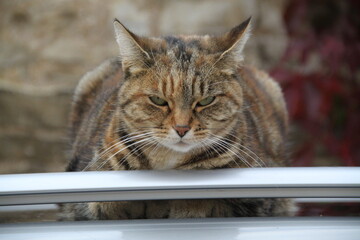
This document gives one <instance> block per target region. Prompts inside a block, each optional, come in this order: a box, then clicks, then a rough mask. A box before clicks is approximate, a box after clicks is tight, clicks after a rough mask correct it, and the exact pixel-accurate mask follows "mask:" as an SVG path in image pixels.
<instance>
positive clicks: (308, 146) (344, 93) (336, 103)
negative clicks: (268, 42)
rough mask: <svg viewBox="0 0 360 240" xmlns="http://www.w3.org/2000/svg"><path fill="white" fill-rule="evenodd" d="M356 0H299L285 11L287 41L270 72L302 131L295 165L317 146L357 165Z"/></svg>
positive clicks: (359, 23)
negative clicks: (302, 135)
mask: <svg viewBox="0 0 360 240" xmlns="http://www.w3.org/2000/svg"><path fill="white" fill-rule="evenodd" d="M359 3H360V1H356V0H353V1H351V0H349V1H336V0H328V1H322V0H297V1H291V2H289V5H288V6H287V9H286V11H285V15H284V23H285V25H286V28H287V33H288V37H289V43H288V46H287V49H286V51H285V53H284V56H283V57H282V59H281V61H280V62H279V64H278V65H277V66H276V67H275V68H274V69H273V70H272V72H271V74H272V76H273V77H274V78H275V79H277V80H278V81H279V82H280V84H281V85H282V87H283V89H284V94H285V98H286V100H287V104H288V109H289V114H290V118H291V120H292V122H293V123H294V124H296V125H297V126H299V127H300V129H301V131H302V132H304V133H306V138H305V139H306V141H304V142H303V143H302V145H301V146H298V147H297V149H295V152H294V156H293V158H294V162H293V163H294V165H297V166H309V165H312V164H313V161H314V159H315V158H316V157H317V156H318V155H317V152H318V151H317V149H318V148H319V146H321V147H322V148H325V149H326V152H327V155H328V156H333V157H336V158H338V159H339V160H340V163H339V164H340V165H345V166H355V165H360V150H359V149H360V148H359V147H358V146H357V144H358V143H359V142H360V127H359V126H360V112H359V110H360V104H359V96H360V88H359V84H360V79H359V78H360V69H359V68H358V65H359V63H360V41H359V40H360V34H359V31H360V14H359V9H360V8H359V6H360V4H359Z"/></svg>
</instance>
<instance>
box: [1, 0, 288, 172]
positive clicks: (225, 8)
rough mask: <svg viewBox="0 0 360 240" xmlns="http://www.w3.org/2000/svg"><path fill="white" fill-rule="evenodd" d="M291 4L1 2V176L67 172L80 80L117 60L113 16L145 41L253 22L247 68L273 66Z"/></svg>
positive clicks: (241, 0)
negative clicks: (69, 136)
mask: <svg viewBox="0 0 360 240" xmlns="http://www.w3.org/2000/svg"><path fill="white" fill-rule="evenodd" d="M285 3H286V2H285V0H267V1H261V0H251V1H250V0H227V1H218V0H208V1H205V0H184V1H175V0H168V1H165V0H154V1H149V0H122V1H120V0H119V1H115V0H107V1H101V0H92V1H89V0H50V1H43V0H21V1H20V0H2V1H0V173H20V172H47V171H63V169H64V166H65V164H66V149H67V141H66V135H67V129H66V126H67V117H68V112H69V106H70V103H71V96H72V92H73V90H74V87H75V86H76V84H77V82H78V80H79V79H80V77H81V76H82V75H83V74H84V73H85V72H86V71H89V70H91V69H92V68H94V67H95V66H97V65H98V64H99V63H101V62H102V61H103V60H105V59H107V58H109V57H112V56H115V55H117V51H118V50H117V47H116V43H115V40H114V34H113V29H112V21H113V19H114V18H115V17H117V18H118V19H119V20H121V21H122V22H123V23H124V24H125V25H126V26H127V27H128V28H129V29H131V30H133V31H134V32H136V33H138V34H142V35H168V34H180V33H181V34H193V33H198V34H201V33H210V34H218V33H222V32H224V31H226V30H229V29H230V28H232V27H234V26H236V25H237V24H239V23H241V22H242V21H243V20H245V19H246V18H248V17H249V16H252V17H253V18H252V19H253V35H252V37H251V39H250V41H249V42H248V45H247V47H246V61H247V62H248V63H251V64H254V65H257V66H258V67H260V68H263V69H269V68H271V66H273V65H275V64H276V62H277V60H278V59H279V57H280V56H281V55H282V53H283V51H284V48H285V46H286V37H285V34H284V27H283V25H282V11H283V8H284V5H285Z"/></svg>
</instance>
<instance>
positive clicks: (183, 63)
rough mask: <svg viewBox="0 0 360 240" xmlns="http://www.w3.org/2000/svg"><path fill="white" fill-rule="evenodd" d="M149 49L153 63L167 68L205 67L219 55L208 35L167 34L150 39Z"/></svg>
mask: <svg viewBox="0 0 360 240" xmlns="http://www.w3.org/2000/svg"><path fill="white" fill-rule="evenodd" d="M150 49H151V50H150V53H151V55H152V57H153V58H154V60H155V64H158V65H161V66H163V67H168V68H173V67H174V66H176V67H178V68H180V69H181V68H186V67H194V68H201V67H207V66H210V65H212V63H214V62H215V60H216V59H217V58H218V57H219V51H218V49H217V46H215V44H214V43H213V41H212V38H211V37H209V36H167V37H163V38H158V39H156V41H152V46H150Z"/></svg>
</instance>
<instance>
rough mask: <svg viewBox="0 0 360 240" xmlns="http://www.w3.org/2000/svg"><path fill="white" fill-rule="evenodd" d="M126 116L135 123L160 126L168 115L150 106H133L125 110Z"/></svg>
mask: <svg viewBox="0 0 360 240" xmlns="http://www.w3.org/2000/svg"><path fill="white" fill-rule="evenodd" d="M124 114H125V116H126V117H127V118H128V119H129V120H131V121H134V122H137V123H142V124H146V125H154V124H158V122H160V121H162V119H164V117H165V116H166V113H165V112H164V111H162V110H161V109H158V108H156V107H154V106H152V105H150V104H144V105H138V104H132V105H129V106H127V107H125V108H124Z"/></svg>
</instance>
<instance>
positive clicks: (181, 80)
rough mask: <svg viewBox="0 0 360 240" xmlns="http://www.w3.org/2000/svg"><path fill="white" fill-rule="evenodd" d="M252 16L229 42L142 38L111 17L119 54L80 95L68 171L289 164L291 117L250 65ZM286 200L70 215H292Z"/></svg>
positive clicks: (95, 209) (85, 210) (96, 208)
mask: <svg viewBox="0 0 360 240" xmlns="http://www.w3.org/2000/svg"><path fill="white" fill-rule="evenodd" d="M249 23H250V19H248V20H246V21H245V22H243V23H242V24H240V25H239V26H237V27H235V28H233V29H232V30H231V31H230V32H228V33H226V34H224V35H222V36H208V35H205V36H169V37H162V38H147V37H140V36H137V35H135V34H134V33H132V32H131V31H129V30H128V29H127V28H125V27H124V26H123V25H122V24H121V23H120V22H119V21H118V20H115V21H114V27H115V33H116V40H117V43H118V45H119V49H120V57H119V58H115V59H112V60H108V61H106V62H105V63H103V64H102V65H101V66H99V67H98V68H96V69H95V70H93V71H91V72H89V73H87V74H86V75H85V76H84V77H83V78H82V79H81V81H80V83H79V85H78V87H77V88H76V91H75V96H74V102H73V109H72V114H71V141H72V152H71V156H72V158H71V162H70V164H69V166H68V168H67V171H91V170H98V171H112V170H137V169H143V170H145V169H146V170H151V169H157V170H160V169H182V170H184V169H220V168H249V167H275V166H284V160H285V156H286V149H285V147H284V146H285V136H286V132H287V124H288V123H287V122H288V117H287V112H286V106H285V103H284V99H283V95H282V92H281V90H280V88H279V86H278V84H277V83H276V82H274V81H273V80H272V79H271V78H270V77H269V76H268V75H267V74H266V73H264V72H261V71H259V70H257V69H255V68H253V67H249V66H245V65H244V64H243V55H242V52H243V48H244V45H245V43H246V41H247V40H248V38H249V32H250V24H249ZM291 209H292V203H291V201H289V200H287V199H210V200H209V199H208V200H169V201H131V202H127V201H120V202H94V203H78V204H64V205H63V206H62V211H63V215H64V216H65V217H66V218H68V219H75V220H84V219H137V218H186V217H190V218H192V217H238V216H283V215H290V214H291V212H292V211H291Z"/></svg>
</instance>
